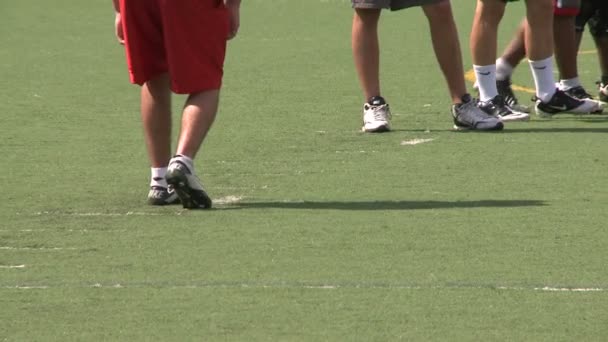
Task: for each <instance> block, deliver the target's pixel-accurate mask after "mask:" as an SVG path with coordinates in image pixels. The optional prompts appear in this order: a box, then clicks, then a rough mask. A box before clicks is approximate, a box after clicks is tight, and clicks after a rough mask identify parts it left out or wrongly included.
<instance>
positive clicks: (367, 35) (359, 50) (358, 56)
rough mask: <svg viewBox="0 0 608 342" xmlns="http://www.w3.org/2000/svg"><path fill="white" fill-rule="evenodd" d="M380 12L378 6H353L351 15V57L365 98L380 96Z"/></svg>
mask: <svg viewBox="0 0 608 342" xmlns="http://www.w3.org/2000/svg"><path fill="white" fill-rule="evenodd" d="M380 12H381V9H380V8H355V14H354V17H353V26H352V50H353V58H354V61H355V68H356V70H357V75H358V76H359V83H360V84H361V88H362V89H363V95H364V97H365V100H368V99H369V98H371V97H374V96H381V93H380V47H379V45H380V44H379V41H378V21H379V20H380Z"/></svg>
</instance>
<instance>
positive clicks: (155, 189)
mask: <svg viewBox="0 0 608 342" xmlns="http://www.w3.org/2000/svg"><path fill="white" fill-rule="evenodd" d="M178 203H179V197H177V194H176V193H175V191H173V189H172V188H171V187H169V188H165V187H163V186H157V185H153V186H151V187H150V191H149V192H148V204H150V205H169V204H178Z"/></svg>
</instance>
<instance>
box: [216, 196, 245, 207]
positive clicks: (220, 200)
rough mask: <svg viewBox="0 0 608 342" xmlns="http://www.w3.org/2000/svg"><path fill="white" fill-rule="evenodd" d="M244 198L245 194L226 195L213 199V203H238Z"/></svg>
mask: <svg viewBox="0 0 608 342" xmlns="http://www.w3.org/2000/svg"><path fill="white" fill-rule="evenodd" d="M242 200H243V196H225V197H220V198H218V199H214V200H213V204H219V205H228V204H237V203H240V202H241V201H242Z"/></svg>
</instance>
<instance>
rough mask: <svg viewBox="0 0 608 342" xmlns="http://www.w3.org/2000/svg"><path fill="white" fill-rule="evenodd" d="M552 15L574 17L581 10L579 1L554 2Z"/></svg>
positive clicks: (563, 0)
mask: <svg viewBox="0 0 608 342" xmlns="http://www.w3.org/2000/svg"><path fill="white" fill-rule="evenodd" d="M553 3H554V6H553V13H554V14H555V15H557V16H560V17H576V16H577V15H578V12H579V10H580V8H581V2H580V0H554V2H553Z"/></svg>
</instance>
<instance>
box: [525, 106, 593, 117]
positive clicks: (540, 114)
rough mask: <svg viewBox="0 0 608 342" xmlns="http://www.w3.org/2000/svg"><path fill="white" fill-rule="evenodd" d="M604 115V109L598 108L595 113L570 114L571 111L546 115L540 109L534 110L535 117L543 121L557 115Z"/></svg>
mask: <svg viewBox="0 0 608 342" xmlns="http://www.w3.org/2000/svg"><path fill="white" fill-rule="evenodd" d="M602 113H604V108H600V109H597V110H595V111H588V112H571V111H563V112H558V113H547V112H545V111H543V110H541V109H538V108H536V115H538V117H540V118H543V119H551V118H552V117H553V116H554V115H558V114H572V115H599V114H602Z"/></svg>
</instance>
